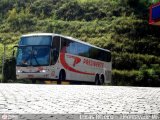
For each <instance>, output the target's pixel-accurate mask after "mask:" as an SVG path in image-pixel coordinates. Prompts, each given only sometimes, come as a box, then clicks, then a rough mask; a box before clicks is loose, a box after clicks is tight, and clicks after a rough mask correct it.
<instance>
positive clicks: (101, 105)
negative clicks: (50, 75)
mask: <svg viewBox="0 0 160 120" xmlns="http://www.w3.org/2000/svg"><path fill="white" fill-rule="evenodd" d="M82 113H86V114H87V113H88V114H159V113H160V88H148V87H146V88H144V87H120V86H94V85H42V84H35V85H33V84H0V114H82ZM52 117H53V116H52Z"/></svg>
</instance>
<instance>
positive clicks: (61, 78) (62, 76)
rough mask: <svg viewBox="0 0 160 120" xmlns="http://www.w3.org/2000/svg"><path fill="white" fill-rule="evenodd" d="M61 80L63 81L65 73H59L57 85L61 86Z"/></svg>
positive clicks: (62, 71)
mask: <svg viewBox="0 0 160 120" xmlns="http://www.w3.org/2000/svg"><path fill="white" fill-rule="evenodd" d="M63 80H65V71H64V70H61V71H60V73H59V79H58V81H57V84H61V83H62V81H63Z"/></svg>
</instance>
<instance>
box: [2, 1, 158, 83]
mask: <svg viewBox="0 0 160 120" xmlns="http://www.w3.org/2000/svg"><path fill="white" fill-rule="evenodd" d="M149 5H151V3H150V2H148V0H45V1H44V0H34V1H33V2H31V1H30V0H1V1H0V11H1V12H0V38H1V39H2V41H1V43H3V44H4V43H6V44H7V45H8V46H13V45H14V44H17V43H18V39H19V37H20V36H21V35H22V34H24V33H25V34H26V33H31V32H51V33H52V32H54V33H59V34H63V35H68V36H72V37H75V38H79V39H81V40H83V41H86V42H89V43H91V44H94V45H97V46H99V47H103V48H106V49H109V50H111V51H112V55H113V58H112V60H113V84H119V85H122V84H123V85H133V84H134V85H143V86H148V85H149V84H148V81H147V80H148V79H149V80H150V79H151V80H152V86H157V82H158V80H159V79H160V65H159V64H160V52H159V51H160V40H159V38H160V34H159V30H160V28H159V27H157V26H149V25H148V14H149V11H148V7H149ZM0 49H1V51H3V50H2V49H3V47H2V45H0ZM11 50H12V48H11V47H8V53H7V54H8V55H9V54H10V52H11ZM1 56H2V53H1ZM1 58H2V57H1ZM1 61H2V60H1ZM126 81H127V82H126Z"/></svg>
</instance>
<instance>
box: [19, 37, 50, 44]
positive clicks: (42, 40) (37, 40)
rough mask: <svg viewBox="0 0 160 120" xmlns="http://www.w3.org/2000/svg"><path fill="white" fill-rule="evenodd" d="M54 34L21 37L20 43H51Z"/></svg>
mask: <svg viewBox="0 0 160 120" xmlns="http://www.w3.org/2000/svg"><path fill="white" fill-rule="evenodd" d="M51 42H52V36H28V37H21V40H20V42H19V45H20V46H21V45H51Z"/></svg>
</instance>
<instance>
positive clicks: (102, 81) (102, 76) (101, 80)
mask: <svg viewBox="0 0 160 120" xmlns="http://www.w3.org/2000/svg"><path fill="white" fill-rule="evenodd" d="M100 85H104V75H103V74H102V75H101V78H100Z"/></svg>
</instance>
